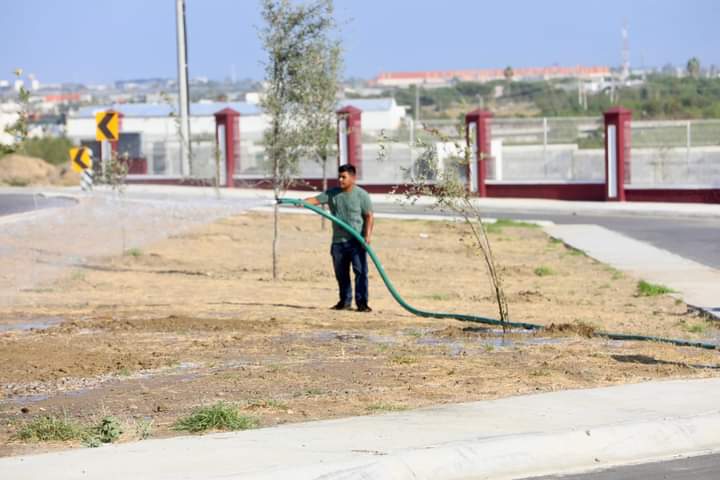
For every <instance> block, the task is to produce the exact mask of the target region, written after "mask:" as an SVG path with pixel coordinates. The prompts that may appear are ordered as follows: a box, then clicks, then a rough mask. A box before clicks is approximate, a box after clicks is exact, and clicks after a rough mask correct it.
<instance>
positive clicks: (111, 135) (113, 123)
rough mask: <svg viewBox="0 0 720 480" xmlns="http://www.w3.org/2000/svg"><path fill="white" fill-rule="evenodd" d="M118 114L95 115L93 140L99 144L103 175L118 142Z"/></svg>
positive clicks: (113, 112)
mask: <svg viewBox="0 0 720 480" xmlns="http://www.w3.org/2000/svg"><path fill="white" fill-rule="evenodd" d="M121 116H122V115H121V114H120V112H116V111H114V110H107V111H105V112H97V113H96V114H95V139H96V140H97V141H98V142H100V161H101V162H102V171H103V173H105V171H106V170H107V166H108V164H109V163H110V161H111V159H112V156H113V153H115V154H117V148H118V141H119V140H120V117H121Z"/></svg>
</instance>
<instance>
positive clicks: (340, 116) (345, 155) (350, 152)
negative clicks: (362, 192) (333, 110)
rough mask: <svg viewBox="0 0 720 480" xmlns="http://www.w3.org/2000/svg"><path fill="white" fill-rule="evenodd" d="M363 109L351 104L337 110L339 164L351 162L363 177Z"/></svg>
mask: <svg viewBox="0 0 720 480" xmlns="http://www.w3.org/2000/svg"><path fill="white" fill-rule="evenodd" d="M361 118H362V110H360V109H359V108H355V107H353V106H351V105H348V106H347V107H344V108H341V109H340V110H338V111H337V122H338V123H337V131H338V166H340V165H342V164H343V163H349V164H350V165H353V166H354V167H355V169H357V177H358V178H359V179H362V172H363V170H362V124H361Z"/></svg>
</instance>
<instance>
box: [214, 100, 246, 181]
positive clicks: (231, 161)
mask: <svg viewBox="0 0 720 480" xmlns="http://www.w3.org/2000/svg"><path fill="white" fill-rule="evenodd" d="M221 130H223V131H224V132H225V133H224V142H223V145H220V141H221V140H222V139H221V138H220V131H221ZM215 142H216V143H217V144H218V148H219V149H220V152H221V153H220V160H221V161H222V160H225V186H226V187H228V188H232V187H233V186H234V181H233V175H234V174H235V167H236V166H237V167H239V166H240V112H237V111H235V110H233V109H232V108H224V109H222V110H220V111H219V112H216V113H215ZM223 156H224V157H225V158H224V159H223V158H222V157H223Z"/></svg>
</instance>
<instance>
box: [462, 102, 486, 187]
mask: <svg viewBox="0 0 720 480" xmlns="http://www.w3.org/2000/svg"><path fill="white" fill-rule="evenodd" d="M492 116H493V114H492V113H491V112H489V111H488V110H482V109H477V110H473V111H472V112H470V113H468V114H467V115H465V140H466V142H467V146H468V148H470V151H471V155H470V164H469V165H468V166H467V178H468V190H469V191H470V192H473V193H476V194H477V195H478V196H480V197H486V196H487V188H486V186H485V179H486V178H487V161H488V160H489V159H490V119H491V118H492Z"/></svg>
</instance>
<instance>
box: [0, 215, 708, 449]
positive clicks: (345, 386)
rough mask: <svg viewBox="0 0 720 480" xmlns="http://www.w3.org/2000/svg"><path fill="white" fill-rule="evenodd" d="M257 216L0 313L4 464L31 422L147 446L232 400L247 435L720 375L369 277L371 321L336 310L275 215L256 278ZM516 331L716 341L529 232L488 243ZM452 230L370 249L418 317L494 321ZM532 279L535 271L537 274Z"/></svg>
mask: <svg viewBox="0 0 720 480" xmlns="http://www.w3.org/2000/svg"><path fill="white" fill-rule="evenodd" d="M271 225H272V224H271V217H270V216H269V215H267V214H264V213H249V214H245V215H239V216H236V217H232V218H228V219H225V220H222V221H219V222H216V223H214V224H212V225H209V226H207V227H203V228H200V229H197V230H195V231H193V232H191V233H189V234H184V235H180V236H176V237H171V238H170V239H168V240H166V241H163V242H160V243H156V244H154V245H151V246H150V247H147V248H144V249H143V250H130V251H128V252H127V254H126V255H124V256H120V257H113V258H97V259H95V260H94V261H93V262H91V263H90V264H89V265H87V266H86V267H84V268H81V269H77V270H75V271H72V272H69V273H68V276H67V277H66V278H64V279H63V280H61V281H59V282H57V283H53V284H49V285H44V286H41V287H38V288H34V289H30V290H24V291H22V292H21V293H20V295H19V296H18V298H16V300H15V302H14V304H12V305H10V306H3V307H0V329H2V330H0V364H2V365H3V368H2V369H0V385H1V387H0V441H1V442H2V445H1V446H0V455H10V454H16V453H20V452H28V451H32V452H37V451H46V450H50V449H54V448H65V447H67V446H70V445H75V444H63V445H48V444H32V443H29V444H25V443H22V442H19V441H17V440H14V439H13V438H12V437H13V434H14V433H15V432H16V431H17V428H18V427H19V426H20V425H22V424H23V423H24V422H27V421H29V420H30V419H32V418H34V417H37V416H40V415H45V414H57V415H63V414H64V415H67V416H69V417H71V418H73V419H76V420H78V421H83V422H88V421H90V420H91V419H94V418H98V417H99V416H101V415H105V414H108V413H109V414H113V415H115V416H117V417H119V418H120V419H122V420H123V422H125V424H126V425H127V428H126V429H125V430H126V434H125V435H124V436H123V439H124V440H132V439H133V438H136V436H135V434H134V429H133V425H135V424H137V423H138V422H141V421H144V422H147V421H150V420H151V421H152V422H153V436H154V437H162V436H168V435H174V434H176V433H175V432H173V430H172V429H171V426H172V424H173V422H174V421H175V420H176V419H177V418H178V417H180V416H183V415H186V414H187V413H188V412H189V411H190V410H191V409H192V408H193V407H195V406H198V405H202V404H210V403H214V402H216V401H218V400H226V401H228V402H237V404H238V405H240V406H241V408H242V410H243V411H244V412H245V413H247V414H249V415H252V416H255V417H257V418H258V419H259V421H260V425H261V426H270V425H275V424H279V423H285V422H297V421H305V420H312V419H322V418H332V417H340V416H348V415H363V414H369V413H379V412H383V411H390V410H398V409H405V408H416V407H421V406H426V405H432V404H440V403H448V402H465V401H472V400H481V399H490V398H497V397H502V396H509V395H518V394H527V393H534V392H541V391H552V390H559V389H568V388H584V387H591V386H599V385H611V384H618V383H628V382H640V381H645V380H649V379H654V378H670V377H704V376H712V375H718V374H720V357H718V353H717V351H714V352H713V351H703V350H699V349H693V348H676V347H672V346H667V345H659V344H651V343H639V342H626V343H623V342H613V341H605V340H599V339H589V338H585V337H583V336H581V335H578V334H576V333H573V331H574V330H577V329H570V330H569V331H564V332H557V333H553V334H550V333H547V332H545V333H542V334H532V333H527V332H513V333H512V334H509V335H506V336H503V335H502V334H501V332H499V331H497V330H493V329H488V328H484V327H482V326H481V325H468V324H462V323H460V322H456V321H444V320H443V321H441V320H434V319H422V318H418V317H414V316H412V315H410V314H408V313H407V312H405V311H404V310H402V309H401V307H399V306H398V305H397V304H396V303H395V302H394V301H393V299H392V298H391V297H390V295H389V294H388V293H387V291H386V290H385V288H384V286H383V285H382V283H381V280H380V278H379V276H378V275H377V274H376V272H374V270H373V271H372V273H371V278H370V289H371V292H370V293H371V302H370V304H371V306H372V307H373V308H374V311H373V312H372V313H369V314H365V313H357V312H334V311H330V310H328V307H329V306H330V305H332V304H334V303H335V302H336V300H337V293H336V285H335V281H334V278H333V275H332V268H331V264H330V259H329V232H327V231H325V232H323V231H321V230H320V220H319V219H318V218H317V217H312V216H306V215H284V216H283V217H282V220H281V228H282V232H283V233H282V239H281V257H280V262H281V263H280V267H281V271H282V278H281V279H280V280H279V281H273V280H272V278H271V273H270V272H271V263H270V244H271V232H272V228H271ZM492 230H493V231H492V233H491V239H492V241H493V245H494V248H495V251H496V256H497V258H498V261H499V263H500V264H501V265H502V272H503V276H504V279H505V283H506V290H507V294H508V299H509V303H510V314H511V317H512V319H513V320H518V321H528V322H535V323H542V324H546V325H550V324H555V325H561V324H571V325H576V326H577V325H589V326H591V327H595V328H599V329H603V330H612V331H620V332H634V333H647V334H652V335H663V336H676V337H683V338H696V339H699V338H705V339H707V338H710V339H717V338H718V330H717V328H716V326H715V325H712V324H710V323H708V322H706V321H705V320H704V319H703V318H701V317H698V316H697V315H695V314H693V313H690V312H688V311H687V308H686V306H685V305H684V304H683V303H682V302H679V301H676V299H674V298H673V297H671V296H669V295H661V296H655V297H642V296H637V294H636V284H637V280H638V279H634V278H628V277H627V276H625V275H623V274H621V273H620V272H617V271H614V270H612V269H610V268H608V267H607V266H604V265H602V264H599V263H597V262H595V261H593V260H592V259H590V258H587V257H585V256H584V255H582V254H580V253H578V252H575V251H573V250H570V249H568V248H566V247H565V246H564V245H562V244H560V243H557V242H554V241H552V240H551V239H550V238H548V237H547V236H546V235H545V234H544V233H543V232H542V230H540V229H539V228H527V227H515V226H503V227H502V228H493V229H492ZM468 240H469V239H468V238H465V239H463V234H462V228H461V227H460V226H456V225H453V224H448V223H445V222H432V221H407V220H406V221H398V220H378V222H377V226H376V236H375V240H374V245H375V248H376V249H377V251H378V253H379V255H380V257H381V258H382V259H383V261H384V264H385V268H386V270H387V271H388V272H389V274H390V276H391V277H392V280H393V282H394V283H395V284H396V286H397V287H398V289H399V290H400V291H401V293H402V294H403V295H404V296H405V298H406V299H407V300H408V301H409V302H410V303H412V304H413V305H416V306H418V307H423V308H427V309H431V310H440V311H456V312H462V313H476V314H482V315H487V316H495V311H496V310H495V307H494V305H493V302H492V297H491V295H490V288H489V285H488V283H487V281H486V277H485V274H484V271H483V267H482V263H481V261H480V259H479V258H478V257H477V256H475V254H474V253H473V251H472V249H471V248H468V247H466V246H465V245H466V244H468ZM542 267H546V268H542Z"/></svg>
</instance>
